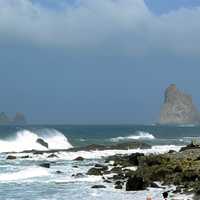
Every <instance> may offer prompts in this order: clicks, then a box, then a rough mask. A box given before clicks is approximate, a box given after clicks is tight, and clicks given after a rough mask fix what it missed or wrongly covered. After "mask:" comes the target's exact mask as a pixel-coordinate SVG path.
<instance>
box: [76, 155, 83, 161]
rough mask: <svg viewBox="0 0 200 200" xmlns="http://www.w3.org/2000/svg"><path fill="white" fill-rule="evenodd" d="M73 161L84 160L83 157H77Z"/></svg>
mask: <svg viewBox="0 0 200 200" xmlns="http://www.w3.org/2000/svg"><path fill="white" fill-rule="evenodd" d="M74 160H75V161H83V160H84V158H83V157H81V156H79V157H77V158H75V159H74Z"/></svg>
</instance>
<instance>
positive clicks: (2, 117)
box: [0, 112, 11, 125]
mask: <svg viewBox="0 0 200 200" xmlns="http://www.w3.org/2000/svg"><path fill="white" fill-rule="evenodd" d="M10 123H11V120H10V118H9V117H8V116H7V115H6V113H4V112H2V113H0V125H2V124H3V125H4V124H5V125H6V124H10Z"/></svg>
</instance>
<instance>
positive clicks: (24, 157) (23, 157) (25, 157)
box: [20, 155, 31, 159]
mask: <svg viewBox="0 0 200 200" xmlns="http://www.w3.org/2000/svg"><path fill="white" fill-rule="evenodd" d="M20 158H22V159H27V158H31V157H30V156H29V155H27V156H21V157H20Z"/></svg>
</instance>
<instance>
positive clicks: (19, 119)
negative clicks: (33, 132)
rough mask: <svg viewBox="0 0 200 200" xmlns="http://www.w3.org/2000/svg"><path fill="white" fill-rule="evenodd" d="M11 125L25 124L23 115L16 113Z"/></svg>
mask: <svg viewBox="0 0 200 200" xmlns="http://www.w3.org/2000/svg"><path fill="white" fill-rule="evenodd" d="M13 124H26V118H25V115H24V114H23V113H20V112H17V113H16V115H15V117H14V119H13Z"/></svg>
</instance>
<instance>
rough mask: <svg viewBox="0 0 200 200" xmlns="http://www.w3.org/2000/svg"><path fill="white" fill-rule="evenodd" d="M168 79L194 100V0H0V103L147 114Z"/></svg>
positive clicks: (199, 47) (81, 114) (154, 113)
mask: <svg viewBox="0 0 200 200" xmlns="http://www.w3.org/2000/svg"><path fill="white" fill-rule="evenodd" d="M198 6H199V7H198ZM170 83H176V84H177V85H178V87H179V88H181V89H183V90H184V91H187V92H188V93H190V94H192V95H193V98H194V101H195V103H196V104H197V106H198V107H199V108H200V88H199V85H200V1H199V0H170V1H163V0H145V1H144V0H60V1H58V0H32V1H31V0H0V92H1V96H0V97H1V98H0V110H2V111H5V112H7V113H8V114H9V115H12V114H13V113H14V112H16V111H21V112H24V113H25V114H26V115H27V118H28V120H29V122H33V123H151V122H155V121H156V119H157V118H158V116H159V109H160V106H161V104H162V102H163V92H164V89H165V88H166V87H167V86H168V85H169V84H170Z"/></svg>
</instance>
